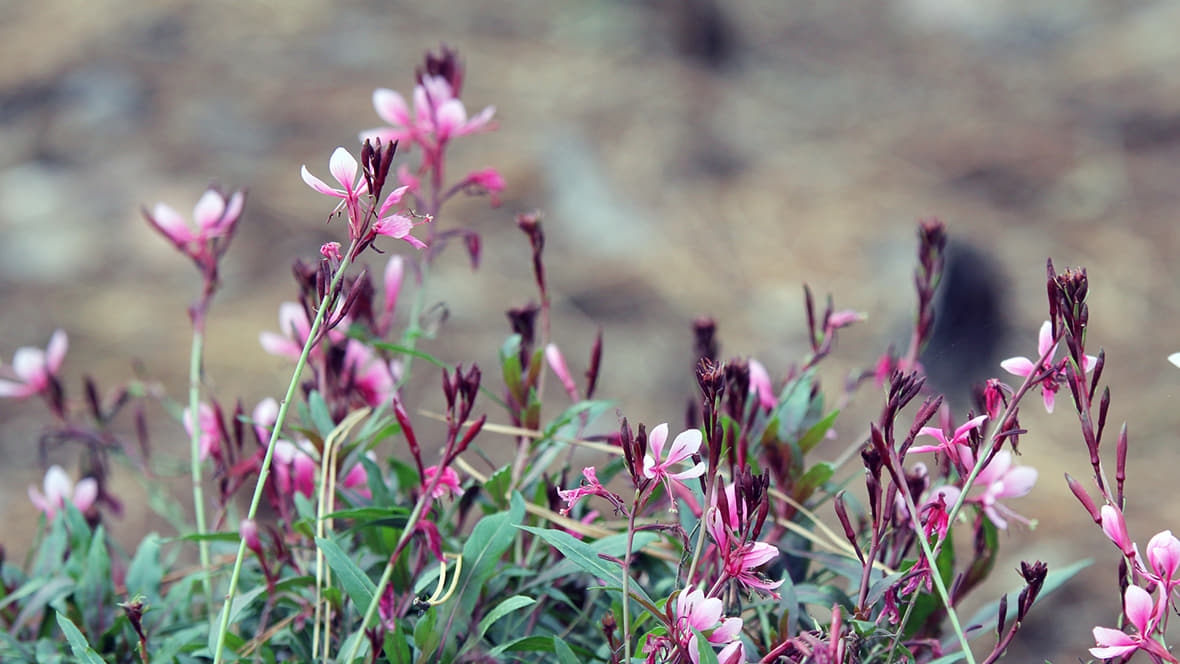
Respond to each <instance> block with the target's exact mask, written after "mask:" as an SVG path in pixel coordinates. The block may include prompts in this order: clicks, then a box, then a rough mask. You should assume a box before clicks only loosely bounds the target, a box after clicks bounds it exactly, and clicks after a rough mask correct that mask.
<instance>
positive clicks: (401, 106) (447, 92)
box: [360, 74, 496, 152]
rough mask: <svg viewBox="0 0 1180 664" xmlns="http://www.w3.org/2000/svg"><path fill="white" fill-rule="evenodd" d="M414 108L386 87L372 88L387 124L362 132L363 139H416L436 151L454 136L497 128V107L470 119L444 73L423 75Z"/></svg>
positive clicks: (380, 113) (415, 93)
mask: <svg viewBox="0 0 1180 664" xmlns="http://www.w3.org/2000/svg"><path fill="white" fill-rule="evenodd" d="M413 99H414V112H413V114H412V115H411V113H410V109H409V106H408V105H407V104H406V99H405V97H403V96H402V95H401V94H399V93H397V92H395V91H393V90H389V89H386V88H379V89H377V90H374V91H373V109H374V110H376V111H377V115H378V117H380V118H381V119H382V120H385V121H386V122H387V123H389V125H390V126H388V127H381V128H378V129H370V130H368V131H363V132H361V133H360V140H361V141H362V142H363V141H366V140H372V141H381V142H383V143H392V142H394V141H407V140H409V141H413V142H414V143H417V144H418V145H420V146H421V147H422V149H423V150H424V151H426V152H433V151H436V150H438V148H439V147H440V146H441V145H442V144H443V143H446V142H447V141H448V140H450V139H451V138H454V137H457V136H464V135H466V134H472V133H475V132H479V131H489V130H491V129H493V128H494V125H492V123H491V119H492V116H493V115H494V114H495V112H496V111H495V108H493V107H491V106H489V107H487V108H485V109H484V110H483V111H481V112H480V113H479V114H478V115H476V116H475V117H473V118H471V119H468V117H467V109H466V107H464V106H463V102H461V101H459V99H458V98H457V97H456V96H455V91H454V90H453V89H452V88H451V84H450V82H449V81H447V79H446V78H444V77H442V76H431V75H429V74H427V75H424V76H422V78H421V81H420V82H419V84H418V85H417V86H415V87H414V93H413Z"/></svg>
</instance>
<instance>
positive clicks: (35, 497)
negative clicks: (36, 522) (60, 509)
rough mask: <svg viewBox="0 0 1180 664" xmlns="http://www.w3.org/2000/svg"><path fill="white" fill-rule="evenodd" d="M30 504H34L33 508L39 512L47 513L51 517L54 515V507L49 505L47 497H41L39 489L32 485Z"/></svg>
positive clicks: (30, 487)
mask: <svg viewBox="0 0 1180 664" xmlns="http://www.w3.org/2000/svg"><path fill="white" fill-rule="evenodd" d="M29 502H31V503H33V507H36V508H37V511H38V512H45V513H46V515H50V516H51V515H52V514H53V506H52V505H50V504H49V501H48V500H46V499H45V496H43V495H41V492H40V491H38V490H37V487H35V486H32V485H30V486H29Z"/></svg>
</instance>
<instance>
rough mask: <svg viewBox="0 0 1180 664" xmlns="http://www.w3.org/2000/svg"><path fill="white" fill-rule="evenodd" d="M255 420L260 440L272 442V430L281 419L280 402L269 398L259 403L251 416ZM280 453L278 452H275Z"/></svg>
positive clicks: (255, 427)
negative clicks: (276, 421)
mask: <svg viewBox="0 0 1180 664" xmlns="http://www.w3.org/2000/svg"><path fill="white" fill-rule="evenodd" d="M251 418H252V419H253V420H254V429H255V431H257V432H258V438H259V439H261V440H262V441H269V440H270V433H271V428H272V427H273V426H274V423H275V420H277V419H278V418H279V402H277V401H275V400H274V397H267V398H265V399H263V400H262V401H259V402H258V405H257V406H255V407H254V413H253V414H252V415H251ZM275 451H276V452H278V450H277V449H276V450H275Z"/></svg>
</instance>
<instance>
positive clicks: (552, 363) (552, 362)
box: [545, 344, 578, 402]
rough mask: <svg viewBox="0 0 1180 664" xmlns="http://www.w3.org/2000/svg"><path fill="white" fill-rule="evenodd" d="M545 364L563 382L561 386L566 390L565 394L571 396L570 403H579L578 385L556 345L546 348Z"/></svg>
mask: <svg viewBox="0 0 1180 664" xmlns="http://www.w3.org/2000/svg"><path fill="white" fill-rule="evenodd" d="M545 362H546V363H547V364H548V365H549V368H550V369H552V370H553V373H555V374H557V379H558V380H560V381H561V386H562V387H563V388H565V393H566V394H568V395H569V398H570V401H574V402H577V401H578V385H577V384H576V383H574V378H573V376H571V375H570V370H569V367H568V366H566V363H565V357H564V356H562V354H561V350H560V349H558V348H557V346H556V345H555V344H549V345H547V346H545Z"/></svg>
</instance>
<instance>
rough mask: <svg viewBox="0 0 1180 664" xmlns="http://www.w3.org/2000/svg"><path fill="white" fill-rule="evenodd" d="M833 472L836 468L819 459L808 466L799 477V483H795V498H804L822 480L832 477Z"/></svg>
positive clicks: (820, 483)
mask: <svg viewBox="0 0 1180 664" xmlns="http://www.w3.org/2000/svg"><path fill="white" fill-rule="evenodd" d="M835 473H836V468H835V467H834V466H832V464H830V463H828V462H826V461H821V462H819V463H817V464H815V465H814V466H812V467H810V468H808V469H807V472H806V473H803V477H801V478H799V483H798V484H796V485H795V499H796V500H806V499H807V498H808V497H809V496H810V495H811V494H812V493H814V492H815V490H816V489H818V488H819V487H820V486H822V485H823V483H824V482H827V481H828V480H830V479H832V475H834V474H835Z"/></svg>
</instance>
